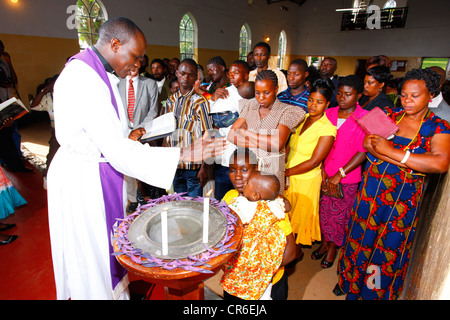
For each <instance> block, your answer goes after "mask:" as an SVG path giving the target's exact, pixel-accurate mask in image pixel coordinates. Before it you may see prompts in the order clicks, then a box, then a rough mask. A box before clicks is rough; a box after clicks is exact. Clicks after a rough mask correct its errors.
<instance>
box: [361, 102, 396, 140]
mask: <svg viewBox="0 0 450 320" xmlns="http://www.w3.org/2000/svg"><path fill="white" fill-rule="evenodd" d="M356 122H357V123H358V124H359V126H360V127H361V129H363V130H364V132H365V133H366V134H376V135H379V136H381V137H383V138H385V139H388V140H389V139H391V138H393V136H394V134H395V133H396V132H397V131H398V126H397V123H395V121H394V120H392V119H391V118H389V117H388V115H387V114H386V113H384V111H383V110H381V109H380V108H378V107H375V108H373V109H372V110H370V111H369V113H368V114H366V115H365V116H363V117H361V118H360V119H358V120H356Z"/></svg>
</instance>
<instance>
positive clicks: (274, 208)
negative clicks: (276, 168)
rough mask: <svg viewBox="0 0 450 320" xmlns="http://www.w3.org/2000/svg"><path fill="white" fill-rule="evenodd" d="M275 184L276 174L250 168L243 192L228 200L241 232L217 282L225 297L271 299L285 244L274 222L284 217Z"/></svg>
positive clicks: (278, 185)
mask: <svg viewBox="0 0 450 320" xmlns="http://www.w3.org/2000/svg"><path fill="white" fill-rule="evenodd" d="M279 187H280V183H279V181H278V179H277V177H276V176H274V175H269V174H264V173H261V172H259V171H254V172H253V173H252V174H251V175H250V177H249V178H248V181H247V183H246V184H245V186H244V190H243V191H244V192H243V194H244V196H238V197H237V198H235V199H233V200H232V201H231V202H230V204H229V207H230V208H231V209H232V210H234V211H235V212H236V213H237V214H238V215H239V217H240V218H241V220H242V222H243V223H244V233H243V237H242V243H241V247H240V249H239V251H238V252H237V254H236V255H235V256H234V257H233V258H232V259H230V260H229V261H228V262H227V263H226V264H225V265H224V267H223V271H224V275H223V277H222V279H221V281H220V283H221V285H222V288H223V289H224V291H225V293H224V294H225V298H227V297H230V296H231V297H230V298H233V297H237V298H240V299H245V300H257V299H261V300H266V299H267V300H270V299H271V298H270V294H271V287H272V277H273V276H274V275H275V273H276V272H277V271H278V269H279V267H280V265H281V262H282V261H283V256H284V251H285V248H286V234H285V232H284V231H283V229H281V228H280V226H279V225H278V224H277V222H279V221H281V220H284V219H285V204H284V200H283V199H282V198H281V197H279V196H278V190H279Z"/></svg>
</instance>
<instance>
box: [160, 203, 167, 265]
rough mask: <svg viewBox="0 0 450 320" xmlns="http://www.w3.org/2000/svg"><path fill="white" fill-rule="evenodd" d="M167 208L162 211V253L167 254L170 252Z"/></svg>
mask: <svg viewBox="0 0 450 320" xmlns="http://www.w3.org/2000/svg"><path fill="white" fill-rule="evenodd" d="M167 210H168V209H167V208H164V209H163V211H161V245H162V254H163V256H167V254H168V253H169V229H168V227H167Z"/></svg>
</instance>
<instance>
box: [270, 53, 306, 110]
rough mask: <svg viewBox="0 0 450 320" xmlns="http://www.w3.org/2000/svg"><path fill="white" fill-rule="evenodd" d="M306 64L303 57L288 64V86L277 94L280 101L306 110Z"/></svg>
mask: <svg viewBox="0 0 450 320" xmlns="http://www.w3.org/2000/svg"><path fill="white" fill-rule="evenodd" d="M308 75H309V72H308V64H307V63H306V61H305V60H303V59H296V60H294V61H292V62H291V63H290V64H289V68H288V71H287V82H288V86H289V87H288V88H287V89H286V90H284V91H283V92H280V93H279V94H278V96H277V98H278V100H280V101H281V102H284V103H287V104H291V105H294V106H298V107H300V108H302V109H303V110H304V111H305V112H308V108H307V106H306V103H307V101H308V98H309V91H308V89H307V88H306V86H305V82H306V78H307V77H308Z"/></svg>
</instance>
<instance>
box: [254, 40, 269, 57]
mask: <svg viewBox="0 0 450 320" xmlns="http://www.w3.org/2000/svg"><path fill="white" fill-rule="evenodd" d="M256 47H264V48H266V49H267V52H268V53H269V55H270V45H269V44H268V43H267V42H264V41H261V42H258V43H257V44H255V46H254V47H253V51H254V50H255V48H256Z"/></svg>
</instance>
